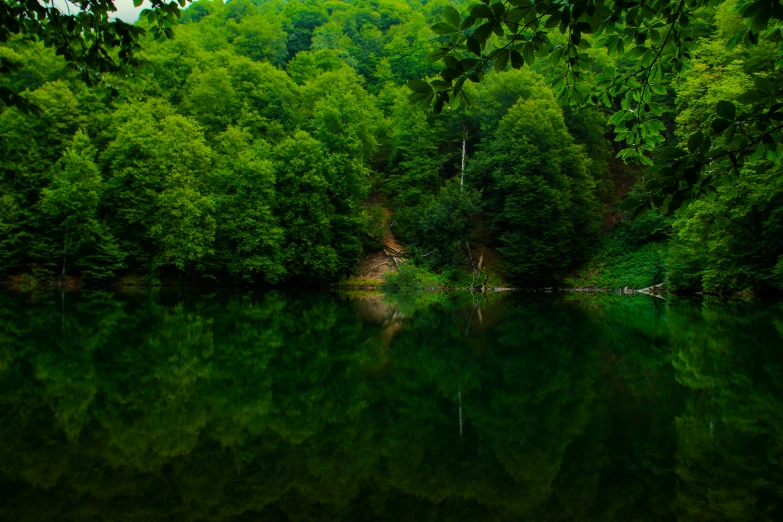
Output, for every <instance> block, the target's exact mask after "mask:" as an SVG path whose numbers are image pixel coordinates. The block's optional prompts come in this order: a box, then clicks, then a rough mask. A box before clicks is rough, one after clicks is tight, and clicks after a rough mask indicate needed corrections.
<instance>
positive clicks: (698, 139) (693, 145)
mask: <svg viewBox="0 0 783 522" xmlns="http://www.w3.org/2000/svg"><path fill="white" fill-rule="evenodd" d="M702 141H704V136H702V134H701V132H697V133H695V134H693V135H692V136H691V137H690V138H689V139H688V150H689V151H690V153H691V154H696V153H697V152H698V151H699V147H701V143H702Z"/></svg>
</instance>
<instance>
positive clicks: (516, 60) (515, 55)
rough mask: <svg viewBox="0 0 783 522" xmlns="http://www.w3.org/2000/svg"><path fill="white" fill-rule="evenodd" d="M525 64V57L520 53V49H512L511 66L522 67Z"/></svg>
mask: <svg viewBox="0 0 783 522" xmlns="http://www.w3.org/2000/svg"><path fill="white" fill-rule="evenodd" d="M523 65H525V59H524V58H523V57H522V55H521V54H519V51H511V67H513V68H514V69H521V68H522V66H523Z"/></svg>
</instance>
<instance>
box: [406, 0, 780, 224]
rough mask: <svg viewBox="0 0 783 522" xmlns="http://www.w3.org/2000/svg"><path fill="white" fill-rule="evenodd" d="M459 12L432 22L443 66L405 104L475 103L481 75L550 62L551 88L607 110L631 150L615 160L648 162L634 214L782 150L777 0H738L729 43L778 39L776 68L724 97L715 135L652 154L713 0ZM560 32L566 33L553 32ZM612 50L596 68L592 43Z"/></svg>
mask: <svg viewBox="0 0 783 522" xmlns="http://www.w3.org/2000/svg"><path fill="white" fill-rule="evenodd" d="M481 2H482V3H480V4H476V5H473V6H472V7H470V8H469V9H466V10H465V11H464V12H462V13H460V12H459V11H458V10H457V9H456V8H454V7H452V6H447V7H446V8H445V9H444V12H443V19H442V21H441V22H438V23H436V24H435V25H433V26H432V27H431V29H432V31H433V32H434V33H436V34H438V35H442V38H441V43H440V47H439V48H438V49H436V50H434V51H433V52H431V53H430V54H429V55H428V57H427V60H428V61H429V62H431V63H434V62H438V61H442V62H443V69H442V71H441V73H440V77H439V78H436V79H432V80H430V81H424V80H412V81H410V82H409V83H408V87H409V88H410V90H411V91H413V92H412V93H411V94H410V95H409V102H410V103H411V104H420V105H423V106H430V105H432V107H433V110H434V112H435V113H439V112H441V111H442V110H443V108H444V107H449V108H450V109H453V108H455V106H458V105H459V104H460V103H462V104H468V103H470V99H469V97H468V96H467V95H466V91H465V88H464V86H465V82H466V81H471V82H476V83H478V82H481V81H483V80H484V75H485V72H486V71H487V70H488V69H490V68H494V69H495V70H503V69H506V68H507V67H508V66H509V65H510V66H511V67H513V68H515V69H519V68H521V67H524V66H525V65H526V64H527V65H528V66H531V65H533V64H534V63H535V62H536V61H537V60H543V59H545V60H547V61H548V63H549V65H550V67H551V69H552V70H554V71H556V72H555V74H554V77H553V78H552V80H551V85H552V87H553V89H554V90H555V92H556V94H557V99H558V101H560V102H561V103H568V104H572V105H586V104H594V105H599V106H603V107H606V108H608V109H611V110H612V111H613V115H612V116H611V118H610V119H609V124H610V125H612V126H613V129H614V133H615V134H616V137H617V141H622V142H625V144H626V145H627V147H626V148H624V149H623V150H621V151H620V153H619V154H618V157H620V158H622V159H623V160H625V161H629V162H637V163H641V164H643V165H647V166H648V167H650V168H649V169H648V170H647V172H646V176H645V179H646V180H647V183H646V187H645V188H646V190H645V191H642V192H640V193H639V194H640V196H639V197H637V198H630V199H629V200H628V202H627V203H626V206H627V208H628V209H635V211H634V215H639V214H640V213H641V212H644V211H646V210H648V209H650V208H660V209H661V210H663V211H673V210H676V209H677V208H679V207H680V206H681V205H682V204H683V203H685V202H687V201H691V200H695V199H700V198H703V197H705V196H706V197H710V196H711V195H712V196H714V194H715V192H716V184H715V181H716V179H717V178H718V177H719V176H721V175H723V174H728V175H729V176H730V177H731V176H737V175H738V174H739V171H740V169H741V168H742V166H743V165H744V163H745V161H746V160H757V159H760V158H766V159H767V160H770V161H773V162H776V163H777V162H779V160H780V157H781V154H783V149H781V147H780V145H779V143H780V141H781V139H780V138H781V130H782V129H783V92H782V91H781V81H780V80H781V66H783V45H781V41H782V40H783V31H782V30H781V24H780V20H781V19H782V18H783V5H781V2H780V0H771V1H770V0H741V1H740V2H738V3H737V5H736V10H737V11H738V13H739V14H740V16H741V17H742V18H743V19H744V20H745V21H746V23H743V24H740V25H739V26H738V27H739V30H738V32H737V33H736V34H734V35H733V36H731V38H730V39H729V40H728V47H729V48H733V47H735V46H737V45H739V44H743V45H746V46H755V45H758V44H759V42H761V41H764V42H770V43H772V44H776V45H778V52H777V54H776V57H775V61H774V66H773V67H772V68H771V69H770V70H769V72H768V73H766V74H759V75H757V77H756V78H755V79H754V86H753V88H751V89H749V90H747V91H746V92H744V93H743V94H742V95H740V96H739V97H738V98H737V99H736V100H734V101H730V100H721V101H719V102H718V103H717V104H716V106H715V112H716V113H717V117H716V118H715V119H714V122H713V124H712V127H711V129H710V132H701V131H699V132H696V133H694V134H693V135H692V136H691V137H690V138H689V140H688V142H687V146H686V147H677V146H675V147H669V148H666V149H663V150H662V151H660V153H659V154H657V157H656V161H655V165H654V164H653V163H654V162H653V157H652V156H653V151H654V150H655V148H656V146H658V145H660V144H662V143H663V142H664V141H665V139H664V131H665V130H666V129H665V126H664V123H663V121H662V120H661V116H662V115H663V111H664V106H663V103H662V102H661V98H660V97H662V96H665V95H667V92H668V86H669V85H670V83H671V82H672V80H673V79H674V78H675V77H676V76H677V75H678V74H680V73H682V72H683V71H687V70H688V69H689V68H690V66H691V64H690V60H691V58H692V54H691V53H692V48H693V47H694V46H695V38H694V31H695V30H694V28H693V26H694V25H695V24H691V20H692V19H694V13H695V12H696V11H697V10H698V9H700V8H702V7H706V6H709V5H716V4H718V3H720V2H719V1H716V0H656V1H652V2H639V1H635V0H631V1H626V0H618V1H608V0H576V1H568V2H564V1H562V0H541V1H536V2H535V3H533V2H532V1H531V0H507V1H496V2H492V1H491V0H481ZM554 31H559V32H560V33H561V35H563V36H564V38H562V37H560V36H559V35H554V34H553V32H554ZM591 47H592V48H603V49H606V51H607V52H608V54H609V55H616V56H617V57H618V58H620V57H622V59H621V60H618V62H617V65H616V66H615V65H605V66H603V67H601V66H599V64H598V63H597V62H596V60H595V58H594V57H593V56H591V53H589V52H587V49H590V48H591Z"/></svg>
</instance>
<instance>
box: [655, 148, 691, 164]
mask: <svg viewBox="0 0 783 522" xmlns="http://www.w3.org/2000/svg"><path fill="white" fill-rule="evenodd" d="M687 155H688V153H687V152H685V151H684V150H682V149H681V148H679V147H667V148H665V149H661V151H660V153H659V154H658V159H659V160H661V161H670V160H676V159H680V158H684V157H685V156H687Z"/></svg>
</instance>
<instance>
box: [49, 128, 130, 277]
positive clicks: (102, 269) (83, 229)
mask: <svg viewBox="0 0 783 522" xmlns="http://www.w3.org/2000/svg"><path fill="white" fill-rule="evenodd" d="M94 158H95V149H94V148H93V147H92V145H91V144H90V140H89V138H88V137H87V135H86V134H84V132H82V131H79V132H77V133H76V135H75V136H74V139H73V145H72V146H71V148H70V149H69V150H68V151H67V152H66V153H65V155H64V156H63V158H62V159H61V160H60V161H59V163H58V165H57V167H55V172H54V176H53V179H52V183H51V184H50V185H49V186H48V187H46V188H45V189H43V191H42V192H41V202H40V206H41V210H42V211H43V212H44V213H45V214H48V215H49V216H51V217H52V218H53V219H54V222H55V227H54V231H55V232H56V233H57V234H59V236H60V241H59V243H60V245H61V248H62V263H61V271H60V274H61V276H62V277H65V276H66V275H67V270H66V267H68V266H69V261H70V265H72V266H76V267H77V270H78V271H80V272H81V273H83V274H84V275H85V276H88V277H91V278H96V279H97V278H101V277H111V276H113V275H114V274H115V273H116V271H117V270H118V269H120V268H122V267H123V259H124V257H125V255H124V253H123V252H121V251H120V249H119V247H118V245H117V243H116V241H115V239H114V237H113V236H112V235H111V233H110V232H109V230H108V228H107V226H106V224H105V223H104V222H103V221H102V220H101V219H100V217H99V215H98V206H99V204H100V200H101V197H102V195H103V186H102V182H101V176H100V173H99V172H98V167H97V166H96V165H95V163H94ZM55 244H56V243H55Z"/></svg>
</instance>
